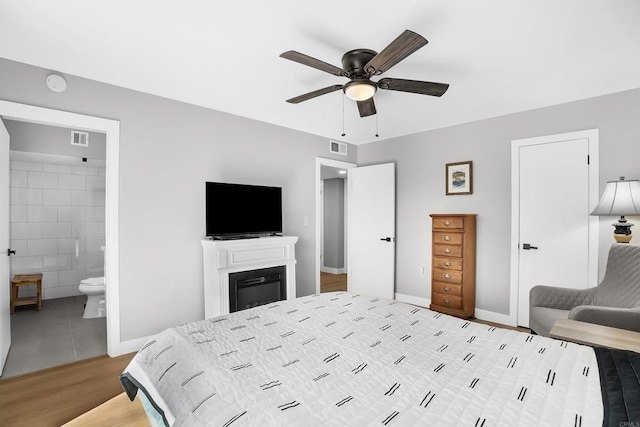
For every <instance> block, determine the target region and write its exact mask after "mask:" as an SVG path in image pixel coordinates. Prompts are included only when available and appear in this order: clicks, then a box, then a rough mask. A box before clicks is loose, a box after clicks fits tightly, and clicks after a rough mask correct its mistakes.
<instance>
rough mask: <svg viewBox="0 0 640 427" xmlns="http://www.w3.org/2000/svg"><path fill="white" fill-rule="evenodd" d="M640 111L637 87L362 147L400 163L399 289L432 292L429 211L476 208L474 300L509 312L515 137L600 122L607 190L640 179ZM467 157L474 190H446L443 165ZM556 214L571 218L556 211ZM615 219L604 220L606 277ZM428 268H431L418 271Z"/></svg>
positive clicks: (363, 152)
mask: <svg viewBox="0 0 640 427" xmlns="http://www.w3.org/2000/svg"><path fill="white" fill-rule="evenodd" d="M639 112H640V89H635V90H631V91H626V92H621V93H616V94H611V95H607V96H601V97H597V98H592V99H586V100H582V101H577V102H572V103H567V104H562V105H557V106H552V107H548V108H542V109H539V110H533V111H528V112H522V113H518V114H512V115H508V116H504V117H498V118H494V119H488V120H482V121H478V122H473V123H467V124H463V125H459V126H453V127H449V128H444V129H439V130H434V131H430V132H423V133H419V134H415V135H409V136H406V137H402V138H396V139H393V140H387V141H381V142H376V143H372V144H367V145H361V146H359V147H358V164H359V165H366V164H373V163H383V162H389V161H393V162H396V165H397V166H396V168H397V217H396V226H397V232H396V238H397V243H396V248H397V249H396V259H397V264H396V293H400V294H403V295H409V296H413V297H420V298H430V292H431V289H430V288H431V285H430V282H431V275H430V269H431V266H430V261H429V260H430V257H431V233H430V230H431V223H430V221H429V214H430V213H477V214H478V224H477V281H476V283H477V290H476V306H477V307H478V308H480V309H482V310H487V311H491V312H495V313H501V314H508V313H509V309H510V307H509V289H510V286H509V280H510V277H509V270H510V238H511V236H510V230H511V218H510V214H511V182H510V180H511V164H510V162H511V157H510V153H511V141H512V140H514V139H521V138H529V137H536V136H543V135H551V134H558V133H564V132H571V131H577V130H585V129H593V128H599V129H600V181H601V182H600V190H601V191H602V189H603V188H604V184H605V182H606V181H610V180H616V179H618V177H619V176H626V177H627V178H628V179H637V178H640V162H638V159H640V120H638V113H639ZM425 120H428V118H426V119H425ZM466 160H472V161H473V179H474V181H473V194H472V195H466V196H461V195H456V196H446V195H445V171H444V170H445V164H446V163H452V162H460V161H466ZM600 194H601V192H600ZM558 220H559V221H570V220H571V219H570V218H564V217H563V216H562V212H558ZM613 220H614V218H602V219H601V231H600V254H599V257H600V263H599V264H600V265H599V267H600V275H601V276H602V273H603V271H604V267H605V259H606V255H607V252H608V248H609V246H610V245H611V243H613V237H612V233H613V228H612V227H611V225H610V223H611V222H613ZM636 223H637V224H638V226H640V221H636ZM635 239H637V240H634V242H632V243H640V237H639V236H636V238H635ZM423 267H424V268H425V269H426V271H427V275H426V277H424V278H420V275H419V272H420V268H423Z"/></svg>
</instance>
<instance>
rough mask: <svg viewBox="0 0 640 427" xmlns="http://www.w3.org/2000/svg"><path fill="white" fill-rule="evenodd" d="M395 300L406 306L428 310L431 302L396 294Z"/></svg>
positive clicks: (427, 299)
mask: <svg viewBox="0 0 640 427" xmlns="http://www.w3.org/2000/svg"><path fill="white" fill-rule="evenodd" d="M395 299H396V300H398V301H402V302H406V303H408V304H413V305H417V306H419V307H425V308H429V305H431V300H430V299H429V298H421V297H414V296H412V295H405V294H398V293H396V294H395Z"/></svg>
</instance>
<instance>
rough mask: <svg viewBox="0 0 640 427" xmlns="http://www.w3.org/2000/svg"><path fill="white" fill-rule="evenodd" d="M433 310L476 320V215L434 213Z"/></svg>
mask: <svg viewBox="0 0 640 427" xmlns="http://www.w3.org/2000/svg"><path fill="white" fill-rule="evenodd" d="M430 216H431V218H432V230H433V231H432V238H433V248H432V257H431V305H430V307H429V308H430V309H431V310H435V311H440V312H442V313H447V314H451V315H453V316H458V317H463V318H472V317H474V310H475V304H476V215H475V214H431V215H430Z"/></svg>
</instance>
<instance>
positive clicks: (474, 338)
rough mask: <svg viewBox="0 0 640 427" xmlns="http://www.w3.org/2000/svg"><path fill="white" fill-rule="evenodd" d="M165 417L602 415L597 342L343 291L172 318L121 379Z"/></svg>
mask: <svg viewBox="0 0 640 427" xmlns="http://www.w3.org/2000/svg"><path fill="white" fill-rule="evenodd" d="M121 380H122V383H123V385H124V387H125V390H127V392H128V394H129V397H130V398H132V399H133V397H134V396H135V394H136V392H137V390H138V389H141V390H142V391H144V393H145V394H146V396H147V397H148V399H149V400H150V401H151V402H152V403H153V405H154V406H155V407H156V409H157V410H158V411H159V412H160V413H161V414H162V415H163V417H164V421H165V423H166V424H167V425H174V426H209V425H211V426H225V427H236V426H249V425H250V426H265V425H292V426H313V425H318V426H370V425H382V426H414V425H415V426H418V425H424V426H458V425H464V426H475V427H489V426H529V425H531V426H534V425H535V426H538V425H549V426H600V425H602V421H603V404H602V399H601V391H600V380H599V373H598V365H597V361H596V357H595V354H594V351H593V349H591V348H590V347H586V346H580V345H576V344H572V343H567V342H564V341H557V340H553V339H550V338H544V337H540V336H534V335H529V334H526V333H520V332H516V331H512V330H507V329H501V328H495V327H490V326H486V325H483V324H479V323H474V322H469V321H465V320H461V319H458V318H454V317H451V316H447V315H444V314H440V313H436V312H433V311H430V310H428V309H425V308H421V307H417V306H413V305H410V304H405V303H401V302H398V301H392V300H385V299H378V298H372V297H369V296H366V295H356V294H351V293H348V292H339V293H328V294H320V295H313V296H308V297H302V298H298V299H296V300H292V301H281V302H278V303H272V304H269V305H265V306H261V307H256V308H253V309H250V310H245V311H240V312H236V313H232V314H230V315H225V316H221V317H217V318H213V319H207V320H203V321H198V322H194V323H189V324H185V325H182V326H179V327H176V328H171V329H168V330H166V331H164V332H162V333H160V334H159V335H158V336H156V337H155V338H153V339H152V340H150V341H149V342H148V343H147V344H146V345H145V346H144V347H143V348H142V349H141V350H140V352H139V353H138V354H137V355H136V357H135V358H134V359H133V360H132V362H131V363H130V364H129V366H128V367H127V368H126V369H125V371H124V372H123V374H122V377H121Z"/></svg>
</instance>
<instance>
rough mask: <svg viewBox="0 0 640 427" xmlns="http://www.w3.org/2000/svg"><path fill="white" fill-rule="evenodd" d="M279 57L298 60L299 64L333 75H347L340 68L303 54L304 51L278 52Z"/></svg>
mask: <svg viewBox="0 0 640 427" xmlns="http://www.w3.org/2000/svg"><path fill="white" fill-rule="evenodd" d="M280 58H284V59H288V60H290V61H294V62H298V63H300V64H303V65H307V66H309V67H313V68H316V69H318V70H320V71H324V72H326V73H329V74H333V75H334V76H344V77H346V76H347V73H345V72H344V70H343V69H342V68H338V67H336V66H335V65H331V64H327V63H326V62H324V61H320V60H319V59H316V58H313V57H311V56H309V55H305V54H304V53H300V52H296V51H295V50H288V51H286V52H284V53H282V54H280Z"/></svg>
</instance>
